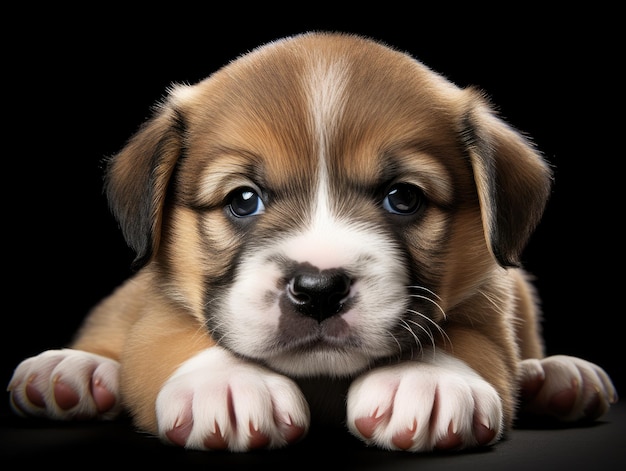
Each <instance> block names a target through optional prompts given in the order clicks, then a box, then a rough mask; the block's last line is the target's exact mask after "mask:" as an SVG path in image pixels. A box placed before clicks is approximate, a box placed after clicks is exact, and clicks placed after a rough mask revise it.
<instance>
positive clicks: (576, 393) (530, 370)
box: [520, 355, 617, 422]
mask: <svg viewBox="0 0 626 471" xmlns="http://www.w3.org/2000/svg"><path fill="white" fill-rule="evenodd" d="M520 371H521V375H520V386H521V392H522V402H523V404H522V411H523V412H525V413H530V414H532V415H536V416H547V417H553V418H556V419H558V420H561V421H564V422H573V421H577V420H595V419H597V418H599V417H601V416H602V415H604V414H605V413H606V412H607V411H608V409H609V407H610V405H611V404H613V403H615V402H616V401H617V391H616V390H615V387H614V386H613V383H612V382H611V379H610V378H609V376H608V375H607V374H606V372H605V371H604V370H603V369H602V368H600V367H599V366H598V365H595V364H594V363H591V362H588V361H586V360H583V359H581V358H577V357H572V356H567V355H554V356H549V357H546V358H543V359H541V360H537V359H528V360H524V361H522V363H521V369H520Z"/></svg>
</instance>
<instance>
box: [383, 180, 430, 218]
mask: <svg viewBox="0 0 626 471" xmlns="http://www.w3.org/2000/svg"><path fill="white" fill-rule="evenodd" d="M423 203H424V194H423V193H422V190H421V189H420V188H419V187H417V186H415V185H411V184H410V183H395V184H393V185H392V186H391V187H390V188H389V190H388V191H387V195H385V198H384V199H383V208H385V209H386V210H387V211H389V212H390V213H392V214H400V215H409V214H414V213H415V212H416V211H417V210H418V209H420V208H421V207H422V204H423Z"/></svg>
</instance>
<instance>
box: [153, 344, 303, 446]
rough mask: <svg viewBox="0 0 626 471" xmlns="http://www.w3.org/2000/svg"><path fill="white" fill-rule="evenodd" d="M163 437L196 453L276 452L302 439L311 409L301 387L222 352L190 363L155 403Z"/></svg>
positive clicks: (205, 353) (206, 354)
mask: <svg viewBox="0 0 626 471" xmlns="http://www.w3.org/2000/svg"><path fill="white" fill-rule="evenodd" d="M156 412H157V420H158V428H159V436H160V437H161V439H163V440H164V441H166V442H170V443H173V444H175V445H179V446H184V447H186V448H192V449H202V450H203V449H212V450H218V449H229V450H231V451H246V450H250V449H257V448H277V447H281V446H284V445H286V444H288V443H292V442H294V441H297V440H299V439H300V438H301V437H303V436H304V435H305V434H306V432H307V430H308V427H309V421H310V416H309V408H308V405H307V403H306V401H305V399H304V396H303V395H302V393H301V392H300V390H299V388H298V387H297V385H296V384H295V383H294V382H293V381H291V380H290V379H288V378H286V377H284V376H282V375H279V374H277V373H274V372H272V371H270V370H268V369H266V368H263V367H262V366H259V365H256V364H253V363H249V362H246V361H244V360H242V359H239V358H237V357H235V356H234V355H232V354H231V353H229V352H228V351H226V350H224V349H222V348H221V347H213V348H209V349H207V350H205V351H203V352H201V353H199V354H198V355H196V356H195V357H193V358H191V359H190V360H187V361H186V362H185V363H183V365H182V366H181V367H180V368H179V369H178V370H177V371H176V372H175V373H174V374H173V375H172V376H171V377H170V378H169V379H168V381H167V382H166V383H165V385H164V386H163V388H162V389H161V391H160V392H159V395H158V397H157V401H156Z"/></svg>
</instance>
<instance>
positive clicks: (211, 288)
mask: <svg viewBox="0 0 626 471" xmlns="http://www.w3.org/2000/svg"><path fill="white" fill-rule="evenodd" d="M547 180H548V171H547V169H546V167H545V165H544V164H543V162H542V161H541V160H540V158H539V157H538V156H537V155H536V154H535V153H534V152H533V151H532V149H531V148H530V147H529V146H528V145H527V143H525V142H524V141H523V139H522V138H521V137H520V136H519V135H518V134H516V133H515V132H514V131H512V130H511V129H509V128H508V127H507V126H506V125H505V124H504V123H502V122H501V121H500V120H498V119H497V118H496V117H494V116H493V115H492V114H491V113H490V111H489V109H488V107H487V105H486V104H485V103H484V102H483V100H482V99H481V98H480V96H479V95H478V94H477V93H476V92H474V91H463V90H460V89H458V88H457V87H455V86H454V85H452V84H450V83H448V82H447V81H446V80H444V79H443V78H441V77H440V76H438V75H435V74H434V73H433V72H431V71H430V70H428V69H426V68H425V67H424V66H422V65H421V64H419V63H418V62H416V61H415V60H413V59H411V58H410V57H408V56H406V55H404V54H401V53H399V52H396V51H393V50H391V49H388V48H386V47H384V46H382V45H379V44H376V43H373V42H370V41H366V40H363V39H358V38H354V37H349V36H334V35H304V36H300V37H296V38H292V39H288V40H284V41H278V42H276V43H272V44H269V45H267V46H264V47H262V48H260V49H257V50H255V51H253V52H252V53H250V54H248V55H246V56H244V57H242V58H239V59H238V60H237V61H235V62H233V63H231V64H230V65H228V66H227V67H225V68H224V69H222V70H220V71H218V72H217V73H215V74H214V75H212V76H211V77H209V78H208V79H206V80H205V81H203V82H201V83H199V84H197V85H195V86H191V87H187V86H184V87H182V86H181V87H176V88H174V89H173V90H172V92H171V94H170V96H169V98H168V100H167V102H165V103H164V104H163V106H162V107H161V109H160V110H159V112H158V113H157V115H156V116H155V117H154V118H153V119H152V120H151V121H150V122H148V123H147V124H146V125H145V126H144V128H143V129H142V130H140V131H139V133H138V134H137V135H136V136H135V137H134V138H133V140H131V142H130V143H129V145H128V146H127V147H126V148H125V149H124V150H122V152H121V153H120V154H119V155H118V156H116V157H115V158H114V159H113V160H112V162H111V167H110V173H109V182H108V188H107V189H108V194H109V198H110V199H111V204H112V207H113V210H114V212H115V213H116V215H117V216H118V218H119V220H120V222H121V224H122V228H123V229H124V232H125V235H126V237H127V239H128V241H129V243H130V245H131V246H132V247H133V248H135V249H136V251H137V253H138V260H139V261H140V262H141V263H144V262H149V264H150V266H154V267H158V270H157V271H158V273H159V274H160V280H161V281H160V282H161V286H159V289H162V290H165V292H166V293H167V294H168V295H169V296H171V297H172V299H173V300H174V301H176V302H179V303H183V304H184V305H186V307H187V308H189V309H190V311H191V312H193V313H194V315H195V316H197V317H198V318H200V319H201V320H202V322H204V323H205V324H206V326H207V327H208V329H209V331H210V332H211V334H212V336H213V338H214V339H215V340H216V341H217V342H218V343H220V344H221V345H223V346H225V347H226V348H229V349H231V350H233V351H234V352H237V353H238V354H240V355H243V356H245V357H249V358H253V359H256V360H259V361H262V362H265V363H267V364H268V365H270V366H271V367H274V368H276V369H278V370H281V371H284V372H286V373H288V374H291V375H293V376H310V375H316V374H330V375H336V376H342V375H350V374H353V373H356V372H357V371H359V370H361V369H363V368H366V367H367V366H368V365H370V364H371V363H372V362H374V361H376V360H378V359H382V358H385V357H394V358H395V357H404V356H411V355H417V354H419V353H420V352H421V351H422V349H423V347H426V346H429V345H434V344H435V343H437V342H443V341H445V333H444V331H443V329H442V328H441V327H440V324H441V323H442V321H443V320H444V318H445V317H446V315H447V313H449V312H452V311H453V309H454V307H455V306H457V305H458V304H460V303H462V302H463V301H464V300H465V299H466V298H468V297H469V296H471V295H472V294H473V293H474V291H475V290H476V289H477V287H478V286H479V285H480V284H481V283H482V282H483V281H484V280H485V278H486V277H487V276H489V274H490V273H491V271H493V270H494V268H497V266H498V264H500V265H508V264H513V263H515V262H516V258H517V256H518V255H519V251H520V250H521V248H522V247H523V245H524V243H525V240H526V237H527V235H528V233H529V232H530V231H531V230H532V227H533V226H534V225H535V224H536V222H537V220H538V218H539V215H540V213H541V210H542V209H543V204H544V201H545V196H546V194H547V191H548V183H547ZM138 202H139V204H138ZM505 222H506V224H505Z"/></svg>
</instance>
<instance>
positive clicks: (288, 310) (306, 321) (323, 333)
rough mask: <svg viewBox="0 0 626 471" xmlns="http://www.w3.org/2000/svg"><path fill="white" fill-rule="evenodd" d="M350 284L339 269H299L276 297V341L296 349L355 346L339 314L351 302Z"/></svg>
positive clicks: (347, 308) (286, 347)
mask: <svg viewBox="0 0 626 471" xmlns="http://www.w3.org/2000/svg"><path fill="white" fill-rule="evenodd" d="M352 284H353V280H352V279H351V278H350V277H349V276H347V275H346V274H345V273H344V272H343V271H341V270H324V271H321V272H316V273H311V272H301V273H299V274H298V275H297V276H294V277H292V278H291V279H290V281H289V283H288V284H287V288H286V289H285V290H284V291H283V293H282V294H281V296H280V298H279V300H278V305H279V307H280V312H281V315H280V319H279V324H278V337H277V343H278V344H279V345H280V346H281V347H282V348H285V349H298V350H302V349H309V348H319V347H339V348H342V347H350V346H352V347H354V346H357V345H356V344H357V343H358V342H357V341H356V338H355V337H354V335H353V334H351V330H350V326H349V325H348V322H347V321H346V320H345V318H344V317H343V315H345V314H346V313H348V312H349V310H350V308H351V306H352V305H353V303H354V296H353V293H351V288H352Z"/></svg>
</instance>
